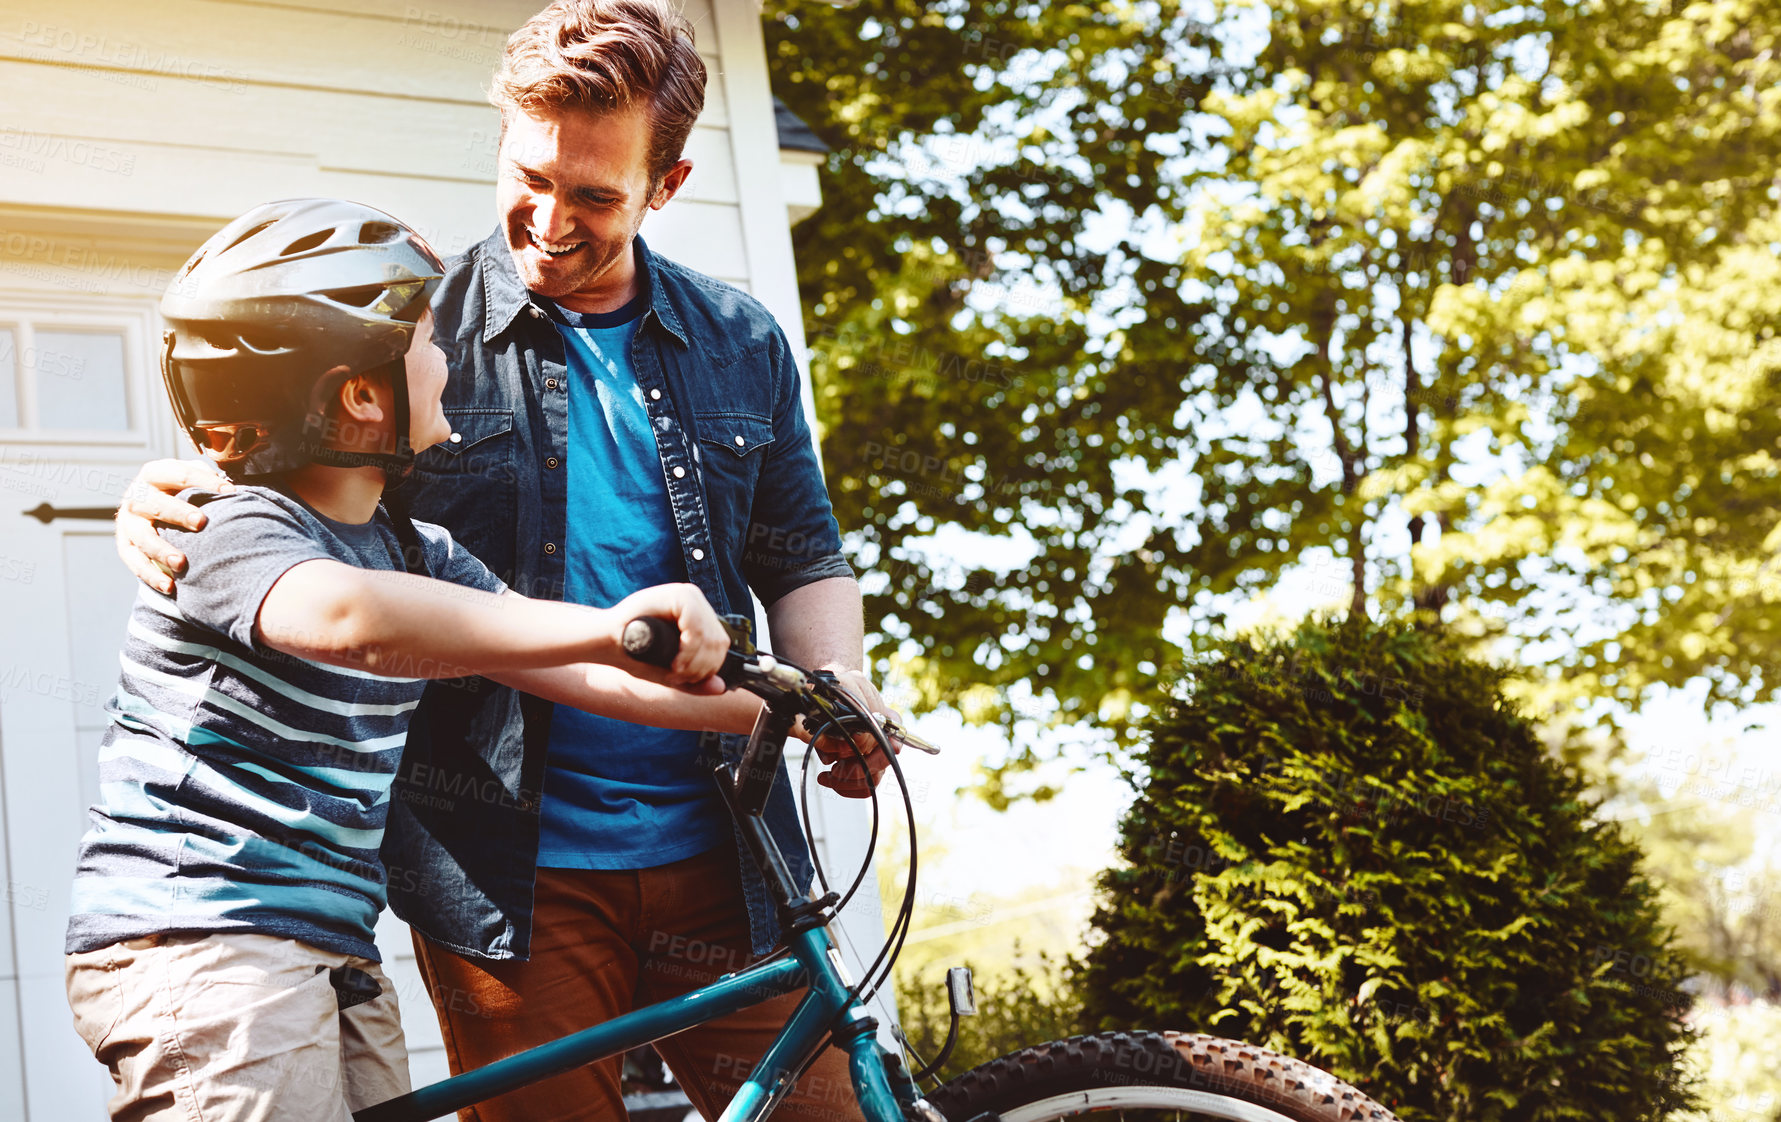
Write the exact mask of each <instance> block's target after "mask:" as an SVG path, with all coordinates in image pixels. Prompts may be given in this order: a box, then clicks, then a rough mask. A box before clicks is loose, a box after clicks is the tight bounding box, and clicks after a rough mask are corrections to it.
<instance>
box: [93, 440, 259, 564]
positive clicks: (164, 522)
mask: <svg viewBox="0 0 1781 1122" xmlns="http://www.w3.org/2000/svg"><path fill="white" fill-rule="evenodd" d="M191 487H201V488H203V489H205V490H207V491H215V492H217V493H218V494H228V493H229V492H230V491H232V490H234V488H235V485H234V484H233V483H231V482H230V481H229V477H228V476H226V475H224V474H223V473H222V472H220V471H218V470H217V469H216V467H215V466H214V465H212V464H210V463H207V462H206V461H203V460H150V461H149V462H148V463H146V464H143V465H142V470H141V471H139V472H137V473H136V478H135V479H132V480H131V481H130V483H129V486H127V487H125V488H124V496H123V502H122V503H121V504H120V505H119V506H118V512H117V522H116V528H115V530H114V533H113V537H114V538H115V540H116V542H117V552H118V557H119V558H120V559H122V561H123V562H124V565H125V566H126V567H128V568H129V570H130V571H131V572H132V573H134V574H136V579H137V580H139V581H141V582H142V583H143V584H146V585H148V586H149V587H150V588H152V589H154V590H156V591H157V592H160V593H162V594H164V595H172V593H173V584H174V581H175V580H176V579H177V578H179V577H181V576H184V575H185V569H186V559H185V555H184V554H182V553H180V551H179V550H177V549H175V548H174V547H173V546H171V545H168V544H167V543H166V542H164V541H162V540H161V535H160V532H159V531H158V530H157V529H156V527H157V526H177V527H179V528H180V529H182V530H193V531H196V530H202V529H203V528H204V523H205V521H206V519H205V517H204V512H203V511H202V510H200V509H199V508H197V507H195V506H193V505H192V504H191V503H188V502H185V501H184V500H182V499H179V498H178V497H177V496H178V495H179V493H180V492H181V491H184V490H186V489H187V488H191Z"/></svg>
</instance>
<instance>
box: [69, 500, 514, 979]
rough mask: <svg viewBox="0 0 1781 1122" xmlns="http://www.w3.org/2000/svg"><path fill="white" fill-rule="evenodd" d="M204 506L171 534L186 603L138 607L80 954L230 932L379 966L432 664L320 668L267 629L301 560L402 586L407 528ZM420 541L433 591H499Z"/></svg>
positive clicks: (77, 925)
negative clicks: (127, 943) (191, 528)
mask: <svg viewBox="0 0 1781 1122" xmlns="http://www.w3.org/2000/svg"><path fill="white" fill-rule="evenodd" d="M188 494H191V492H188ZM205 497H208V498H209V500H210V501H208V502H207V503H206V504H205V506H204V513H205V515H206V517H207V518H208V519H209V523H208V525H207V526H206V527H205V528H204V529H203V530H202V531H200V532H197V533H189V532H187V531H184V530H178V529H173V528H169V529H167V530H164V531H163V532H162V533H163V536H164V537H165V538H166V539H167V543H168V544H169V545H173V546H177V547H178V548H179V550H180V552H182V553H184V554H185V555H186V558H187V561H188V568H187V570H186V575H185V576H184V577H182V578H181V579H180V582H179V586H178V588H176V589H175V590H174V595H173V596H172V597H168V596H163V595H161V594H160V593H159V592H156V591H154V590H153V589H150V588H146V587H144V588H139V589H137V592H136V605H135V607H134V608H132V609H131V612H130V624H129V633H128V636H127V637H126V639H125V640H124V647H123V650H122V651H121V652H120V653H119V656H118V661H119V662H120V663H122V664H123V675H122V677H121V678H120V679H119V681H118V688H117V693H116V694H115V695H114V696H113V697H112V699H111V701H110V702H109V703H108V704H107V705H106V707H105V711H106V714H107V716H109V717H110V718H111V725H110V727H109V728H107V729H106V731H105V739H104V740H103V741H102V742H101V743H100V745H99V802H98V805H96V806H94V807H93V808H92V810H91V812H90V817H91V820H92V828H91V829H89V830H88V831H87V834H86V836H85V837H84V838H82V839H81V843H80V857H79V864H78V868H77V871H76V873H75V878H74V892H73V898H72V901H71V904H70V908H69V911H70V913H71V914H70V917H69V920H68V934H67V941H66V949H67V951H68V952H69V953H71V954H72V953H75V952H79V951H92V950H97V949H99V948H100V947H104V946H108V945H109V944H112V943H116V942H118V941H120V940H123V939H139V938H143V937H146V936H149V935H157V934H162V933H183V934H213V933H218V932H230V933H258V934H264V935H279V936H283V937H285V938H289V939H296V940H299V941H301V942H304V943H308V944H310V945H311V946H315V947H320V948H322V949H323V950H330V951H339V952H342V953H344V954H353V955H360V956H362V957H365V958H369V959H373V960H375V959H377V957H378V954H377V947H376V945H375V943H374V942H373V935H372V929H373V927H374V926H375V925H376V923H377V913H378V912H379V911H381V910H382V909H383V905H384V895H385V890H386V888H387V885H388V879H387V875H386V872H385V869H384V865H383V862H382V861H381V860H380V859H379V857H378V846H379V845H380V844H381V843H382V841H383V831H384V823H385V820H386V819H387V818H388V817H389V810H390V787H391V784H392V782H393V781H394V780H395V778H396V767H397V764H398V763H399V761H400V760H401V757H402V745H403V742H404V741H405V740H406V739H407V735H408V719H409V717H410V715H411V714H412V713H413V712H414V708H415V706H416V705H418V704H419V703H420V698H421V692H422V691H423V690H424V689H425V688H426V685H427V683H426V680H425V678H423V677H420V676H419V675H420V674H424V673H427V672H428V670H429V669H430V668H426V667H422V666H419V665H418V664H414V663H412V662H410V661H409V660H408V659H407V658H404V657H394V658H389V659H386V660H385V661H384V663H382V664H381V665H380V666H379V669H380V670H382V671H383V673H381V674H368V673H366V672H364V671H362V670H353V669H348V668H344V667H339V666H327V665H324V664H322V663H319V662H311V661H309V660H307V659H302V658H297V657H294V656H292V655H287V654H284V653H282V652H280V651H277V650H274V649H272V648H271V647H268V646H266V645H265V644H263V643H261V642H260V641H259V640H258V638H256V636H255V634H254V622H255V620H256V619H258V617H259V613H260V604H261V603H262V602H263V601H264V600H265V599H266V594H267V593H268V592H269V591H271V589H272V586H273V585H274V584H275V583H277V581H278V578H279V577H281V576H283V575H284V574H285V573H286V572H287V571H289V570H290V569H291V568H292V567H293V566H296V565H300V564H302V563H303V562H305V561H311V560H317V559H321V560H332V561H340V562H344V563H345V564H348V565H356V566H358V567H359V568H364V569H383V570H388V571H400V570H401V568H402V562H401V556H402V555H401V552H400V550H401V547H400V545H399V544H398V542H397V538H396V530H395V525H394V524H393V523H392V522H391V521H390V517H389V515H388V514H387V513H386V512H385V511H384V510H383V508H382V507H379V508H378V510H377V515H376V517H375V518H373V519H372V520H371V521H370V522H367V523H364V524H362V525H355V524H351V523H344V522H336V521H334V520H332V519H329V518H324V517H323V516H322V515H320V514H318V513H316V512H315V511H314V510H312V509H310V508H309V507H308V506H306V505H304V504H303V503H302V502H301V501H300V500H298V499H296V498H293V497H291V496H289V495H286V494H284V493H282V492H279V491H274V490H272V489H270V488H266V487H248V486H243V487H237V488H236V489H235V490H234V491H233V492H231V493H230V494H228V495H223V496H221V497H210V496H205ZM415 527H416V528H417V529H418V530H419V531H420V539H421V545H422V548H423V550H424V551H425V554H426V564H427V571H428V572H429V573H430V574H432V575H433V576H434V577H436V578H438V579H440V580H444V581H449V582H451V583H453V584H460V585H466V586H468V587H470V588H476V589H480V590H482V591H484V592H500V591H502V590H503V588H504V586H503V585H502V584H501V582H500V580H498V579H497V578H496V577H495V575H494V574H493V573H491V572H489V571H488V569H487V568H485V567H484V566H483V564H482V562H480V561H478V560H477V559H476V558H475V557H473V556H471V555H470V553H469V551H468V550H466V549H464V548H462V547H461V546H458V545H456V544H455V543H453V541H452V540H451V535H449V534H447V533H446V532H445V531H444V530H442V529H440V528H439V527H438V526H434V525H432V524H431V523H427V522H417V523H415ZM408 675H415V676H412V677H410V676H408Z"/></svg>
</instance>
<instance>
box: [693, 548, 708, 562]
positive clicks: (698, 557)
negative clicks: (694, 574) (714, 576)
mask: <svg viewBox="0 0 1781 1122" xmlns="http://www.w3.org/2000/svg"><path fill="white" fill-rule="evenodd" d="M693 560H694V561H703V560H705V551H704V550H702V549H695V550H693Z"/></svg>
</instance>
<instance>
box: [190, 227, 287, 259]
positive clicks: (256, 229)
mask: <svg viewBox="0 0 1781 1122" xmlns="http://www.w3.org/2000/svg"><path fill="white" fill-rule="evenodd" d="M276 221H277V220H276V219H274V220H273V222H276ZM273 222H262V223H260V224H259V225H258V226H255V227H253V228H252V229H250V230H248V231H247V232H246V233H244V234H242V235H241V236H240V237H239V238H236V239H235V240H234V241H232V242H230V243H229V244H228V245H226V246H224V247H223V249H224V251H225V252H227V251H228V250H231V249H234V248H235V247H236V246H238V245H240V244H241V243H242V242H244V241H246V240H247V239H249V238H251V237H253V236H254V235H255V234H257V233H260V232H261V231H262V230H265V229H267V228H268V227H270V226H272V225H273ZM194 264H196V262H194Z"/></svg>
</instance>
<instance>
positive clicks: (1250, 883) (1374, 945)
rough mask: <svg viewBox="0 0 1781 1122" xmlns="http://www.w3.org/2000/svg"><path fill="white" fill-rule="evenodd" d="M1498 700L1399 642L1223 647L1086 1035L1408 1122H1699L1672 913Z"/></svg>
mask: <svg viewBox="0 0 1781 1122" xmlns="http://www.w3.org/2000/svg"><path fill="white" fill-rule="evenodd" d="M1504 677H1505V675H1504V672H1503V671H1502V670H1501V669H1500V668H1496V667H1492V666H1489V665H1487V664H1484V663H1481V662H1478V661H1476V660H1474V659H1472V658H1470V657H1468V656H1467V655H1466V654H1465V653H1464V652H1463V650H1462V649H1461V647H1460V645H1459V644H1458V643H1456V642H1454V641H1453V640H1452V639H1451V638H1443V637H1441V636H1439V635H1437V634H1435V633H1432V632H1429V631H1427V630H1423V629H1417V628H1409V627H1405V626H1403V625H1391V626H1376V625H1369V624H1364V623H1357V622H1350V623H1347V624H1344V625H1340V626H1332V625H1324V624H1317V623H1306V624H1304V625H1302V626H1301V627H1300V628H1299V629H1298V630H1297V632H1296V633H1294V634H1293V635H1291V636H1290V637H1287V638H1285V639H1281V640H1278V641H1269V642H1250V641H1235V642H1231V643H1227V644H1224V645H1222V646H1220V647H1219V648H1218V650H1217V651H1216V653H1215V655H1213V656H1212V657H1211V658H1210V659H1209V660H1207V661H1206V662H1204V663H1202V664H1201V665H1199V666H1197V667H1196V668H1195V669H1194V671H1193V672H1192V674H1191V676H1190V677H1189V678H1188V679H1187V680H1186V682H1185V684H1184V685H1185V689H1186V693H1185V696H1184V697H1183V698H1182V699H1181V700H1178V701H1176V702H1173V703H1172V704H1170V705H1169V706H1168V707H1167V709H1166V710H1165V711H1163V712H1161V713H1160V714H1159V715H1158V716H1157V717H1156V718H1155V720H1154V722H1153V723H1152V725H1151V727H1150V729H1149V737H1148V742H1147V744H1146V747H1145V749H1144V751H1143V753H1142V757H1141V762H1142V765H1143V768H1144V772H1143V778H1142V780H1141V783H1140V786H1139V790H1138V798H1137V800H1136V802H1135V803H1134V804H1133V807H1132V809H1131V811H1130V812H1129V814H1128V816H1127V818H1126V820H1125V821H1124V823H1123V824H1122V832H1121V837H1122V842H1121V848H1122V854H1123V856H1124V858H1125V860H1126V865H1125V866H1124V867H1120V868H1116V869H1114V870H1111V871H1109V872H1108V873H1107V874H1105V876H1104V877H1103V880H1102V889H1103V892H1104V896H1105V899H1104V903H1103V906H1102V907H1101V909H1100V911H1099V912H1098V913H1097V915H1096V920H1095V924H1096V927H1097V928H1098V929H1099V931H1100V933H1101V934H1102V935H1103V936H1104V938H1103V939H1102V940H1101V941H1100V942H1098V943H1097V944H1096V945H1095V946H1094V947H1092V948H1091V950H1090V951H1089V953H1088V956H1087V963H1086V968H1085V972H1084V975H1083V991H1082V992H1083V995H1084V1000H1085V1003H1086V1013H1085V1016H1086V1018H1087V1019H1088V1021H1089V1023H1091V1024H1094V1025H1098V1026H1099V1027H1102V1028H1116V1027H1134V1026H1143V1027H1167V1028H1182V1029H1195V1030H1199V1031H1205V1032H1214V1033H1217V1034H1219V1035H1223V1036H1229V1037H1233V1038H1238V1039H1244V1040H1250V1041H1253V1042H1255V1043H1259V1044H1264V1045H1266V1046H1269V1047H1272V1048H1275V1049H1277V1050H1279V1051H1281V1052H1284V1053H1286V1054H1288V1055H1296V1056H1299V1057H1302V1058H1304V1059H1306V1060H1309V1061H1310V1062H1313V1063H1316V1064H1318V1065H1320V1066H1322V1067H1325V1068H1327V1069H1328V1070H1330V1071H1332V1072H1334V1073H1335V1074H1336V1075H1338V1076H1339V1077H1341V1078H1343V1079H1347V1080H1349V1081H1350V1082H1352V1083H1354V1084H1355V1085H1356V1086H1358V1087H1360V1088H1361V1089H1363V1090H1365V1091H1366V1092H1367V1093H1368V1094H1369V1095H1372V1096H1373V1097H1374V1098H1376V1099H1378V1100H1379V1101H1380V1102H1381V1103H1383V1104H1385V1105H1387V1106H1389V1107H1390V1108H1391V1109H1393V1110H1394V1111H1396V1112H1397V1113H1398V1114H1399V1116H1400V1117H1402V1118H1404V1119H1405V1120H1406V1122H1420V1120H1433V1119H1443V1120H1452V1122H1462V1120H1464V1122H1472V1120H1478V1122H1484V1120H1504V1122H1507V1120H1524V1119H1525V1120H1536V1119H1537V1120H1546V1119H1560V1118H1597V1117H1602V1116H1603V1114H1602V1111H1603V1110H1604V1109H1608V1108H1611V1113H1612V1115H1613V1116H1614V1117H1617V1118H1629V1119H1631V1118H1646V1117H1660V1116H1662V1115H1664V1114H1665V1113H1667V1112H1669V1111H1671V1110H1675V1109H1680V1108H1681V1107H1683V1106H1685V1105H1686V1104H1687V1101H1688V1098H1689V1094H1688V1088H1687V1080H1686V1076H1685V1074H1684V1072H1683V1065H1682V1053H1683V1051H1684V1049H1685V1047H1686V1045H1687V1044H1688V1042H1689V1039H1690V1032H1689V1029H1688V1028H1687V1025H1686V1023H1685V1020H1684V1015H1685V1013H1686V1012H1687V1010H1688V1008H1689V1006H1690V1003H1691V1000H1692V999H1691V997H1690V996H1689V995H1688V994H1687V993H1685V992H1683V991H1682V990H1681V989H1680V988H1679V984H1680V983H1681V981H1682V980H1683V978H1684V977H1686V975H1687V973H1688V970H1687V967H1686V964H1685V962H1684V961H1683V957H1682V955H1681V954H1680V952H1679V951H1678V950H1677V949H1676V948H1675V947H1674V946H1673V945H1672V943H1671V939H1670V936H1669V933H1668V932H1667V930H1666V929H1665V928H1664V927H1663V926H1662V924H1661V922H1660V919H1659V908H1658V904H1657V901H1656V890H1655V889H1654V888H1652V887H1651V886H1650V885H1649V884H1648V883H1647V881H1646V880H1645V878H1644V876H1643V875H1642V874H1641V872H1640V871H1639V861H1640V853H1639V850H1638V848H1637V847H1636V846H1635V845H1633V844H1632V843H1630V842H1629V841H1628V840H1627V839H1626V838H1625V837H1624V836H1623V835H1622V834H1621V833H1620V832H1619V830H1618V829H1617V828H1616V827H1614V826H1612V825H1606V824H1603V823H1602V822H1600V821H1599V820H1598V819H1597V817H1596V814H1595V806H1594V804H1593V803H1591V802H1590V801H1589V800H1587V799H1586V798H1585V797H1584V796H1583V793H1582V786H1581V783H1580V780H1579V779H1578V777H1577V775H1576V774H1575V772H1574V771H1573V770H1571V769H1570V768H1568V767H1566V766H1565V765H1562V764H1560V763H1558V762H1556V761H1555V760H1553V759H1552V758H1551V756H1550V755H1549V753H1547V751H1546V750H1545V748H1544V746H1543V744H1542V743H1541V741H1540V739H1539V737H1538V736H1537V735H1536V733H1535V729H1534V726H1533V724H1532V723H1531V722H1529V721H1528V720H1527V719H1526V718H1524V717H1523V716H1521V715H1520V714H1519V713H1518V712H1517V711H1516V710H1515V708H1514V707H1513V705H1512V704H1511V703H1509V702H1508V701H1507V700H1506V699H1505V697H1504V696H1503V693H1502V684H1503V681H1504Z"/></svg>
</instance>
